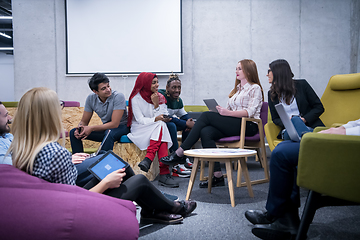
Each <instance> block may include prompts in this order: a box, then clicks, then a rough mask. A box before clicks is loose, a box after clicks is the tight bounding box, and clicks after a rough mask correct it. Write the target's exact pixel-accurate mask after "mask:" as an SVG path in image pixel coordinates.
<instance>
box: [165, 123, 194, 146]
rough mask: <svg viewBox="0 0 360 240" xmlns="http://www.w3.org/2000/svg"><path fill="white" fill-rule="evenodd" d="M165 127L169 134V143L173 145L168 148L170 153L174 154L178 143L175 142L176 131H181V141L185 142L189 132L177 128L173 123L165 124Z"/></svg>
mask: <svg viewBox="0 0 360 240" xmlns="http://www.w3.org/2000/svg"><path fill="white" fill-rule="evenodd" d="M166 125H167V127H168V130H169V133H170V137H171V141H172V143H173V145H172V146H171V148H170V152H174V151H176V150H177V149H178V148H179V143H178V140H177V131H182V141H185V139H186V137H187V136H188V135H189V133H190V131H185V129H183V128H181V127H180V126H177V125H176V124H175V123H173V122H167V123H166Z"/></svg>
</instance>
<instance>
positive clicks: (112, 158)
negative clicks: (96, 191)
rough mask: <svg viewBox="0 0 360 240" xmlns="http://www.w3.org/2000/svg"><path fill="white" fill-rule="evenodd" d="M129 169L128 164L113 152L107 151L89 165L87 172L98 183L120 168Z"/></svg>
mask: <svg viewBox="0 0 360 240" xmlns="http://www.w3.org/2000/svg"><path fill="white" fill-rule="evenodd" d="M127 167H129V163H127V162H125V161H124V160H123V159H122V158H121V157H119V156H118V155H116V154H115V153H114V152H113V151H111V150H109V151H108V152H107V153H105V154H104V155H103V156H102V157H101V158H99V159H98V160H97V161H96V162H94V163H93V164H91V165H90V166H89V168H88V170H89V171H90V172H91V173H92V174H93V175H94V176H95V177H96V178H97V179H99V181H101V180H103V179H104V178H105V177H106V176H107V175H108V174H109V173H112V172H113V171H116V170H118V169H120V168H127Z"/></svg>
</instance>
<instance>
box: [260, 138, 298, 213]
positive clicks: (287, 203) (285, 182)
mask: <svg viewBox="0 0 360 240" xmlns="http://www.w3.org/2000/svg"><path fill="white" fill-rule="evenodd" d="M299 148H300V142H293V141H283V142H281V143H279V144H278V145H277V146H276V147H275V149H274V150H273V151H272V153H271V158H270V176H271V177H270V184H269V193H268V198H267V202H266V209H267V211H268V213H269V214H270V215H271V216H275V217H281V216H282V215H283V214H284V213H285V212H287V211H288V210H289V209H294V208H298V207H300V193H299V187H298V186H297V185H296V176H297V165H298V160H299Z"/></svg>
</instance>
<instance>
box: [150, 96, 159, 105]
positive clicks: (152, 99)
mask: <svg viewBox="0 0 360 240" xmlns="http://www.w3.org/2000/svg"><path fill="white" fill-rule="evenodd" d="M151 101H152V102H153V104H154V108H158V107H159V95H158V93H157V92H154V93H153V94H151Z"/></svg>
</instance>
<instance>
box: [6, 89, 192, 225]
mask: <svg viewBox="0 0 360 240" xmlns="http://www.w3.org/2000/svg"><path fill="white" fill-rule="evenodd" d="M12 129H13V134H14V139H13V141H12V144H11V145H10V148H9V152H10V153H11V154H12V159H13V165H14V166H15V167H17V168H19V169H21V170H23V171H24V172H27V173H29V174H31V175H33V176H36V177H38V178H41V179H44V180H46V181H48V182H52V183H62V184H69V185H75V181H76V178H77V170H76V168H75V166H74V164H73V163H72V160H71V154H70V152H69V151H68V150H66V148H64V147H62V146H61V145H60V144H59V143H58V142H57V141H58V140H59V136H60V134H61V133H64V131H63V128H62V121H61V109H60V104H59V99H58V97H57V94H56V93H55V92H54V91H53V90H50V89H48V88H33V89H31V90H29V91H28V92H26V93H25V94H24V96H23V97H22V98H21V99H20V102H19V105H18V110H17V113H16V115H15V117H14V121H13V127H12ZM96 181H97V179H96V178H93V180H92V181H90V182H89V184H87V185H85V187H84V188H87V189H89V188H90V187H91V188H90V189H89V190H90V191H92V192H97V193H104V194H106V195H109V196H112V197H116V198H121V199H125V200H130V201H136V202H137V203H138V204H139V205H140V206H141V208H142V210H141V221H142V222H152V223H155V222H160V223H165V224H173V223H179V222H181V221H182V219H183V217H184V216H186V215H188V214H190V213H191V212H192V211H193V210H194V209H195V208H196V203H195V202H193V201H180V202H175V201H171V200H169V199H167V198H166V197H165V196H164V195H163V194H162V193H161V192H160V191H159V190H158V189H157V188H156V187H154V186H153V185H152V183H150V182H149V180H148V179H147V178H146V177H145V176H144V175H141V174H140V175H134V172H133V171H132V169H131V168H130V167H128V168H126V170H125V169H119V170H116V171H114V172H112V173H110V174H109V175H107V176H106V177H105V178H104V179H103V180H102V181H100V182H99V181H97V182H96Z"/></svg>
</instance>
